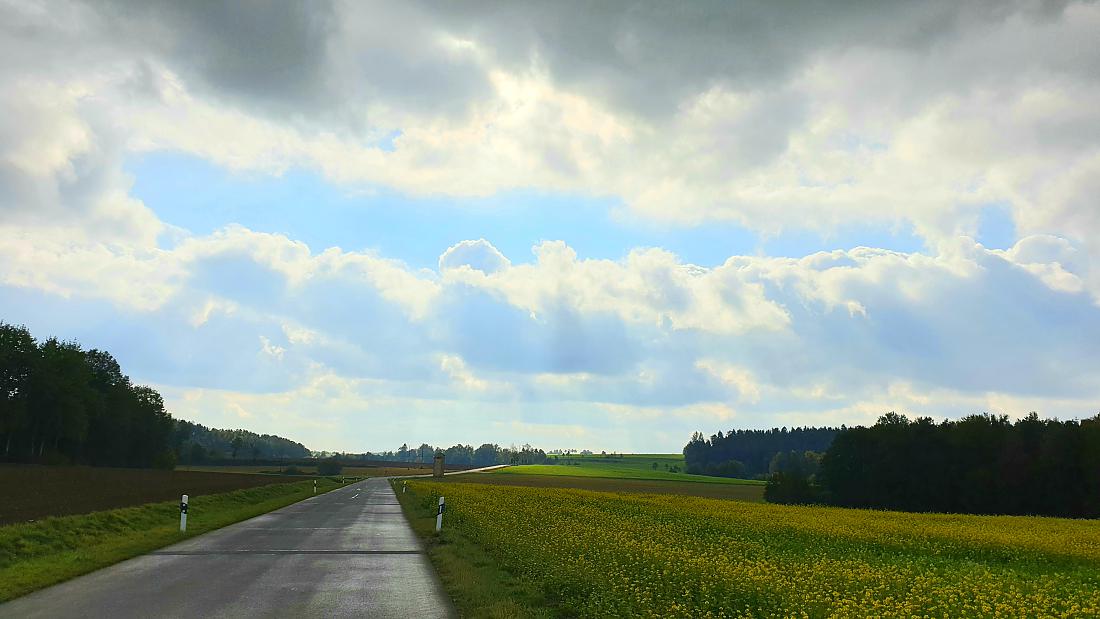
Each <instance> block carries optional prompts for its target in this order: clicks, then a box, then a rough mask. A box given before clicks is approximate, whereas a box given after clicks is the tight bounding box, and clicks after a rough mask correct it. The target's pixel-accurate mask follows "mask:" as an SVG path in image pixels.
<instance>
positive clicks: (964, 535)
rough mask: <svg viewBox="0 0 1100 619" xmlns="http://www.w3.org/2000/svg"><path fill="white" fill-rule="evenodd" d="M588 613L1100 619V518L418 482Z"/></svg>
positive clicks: (456, 531)
mask: <svg viewBox="0 0 1100 619" xmlns="http://www.w3.org/2000/svg"><path fill="white" fill-rule="evenodd" d="M409 489H410V490H411V491H412V492H414V493H415V494H416V496H417V497H418V500H419V501H422V502H423V505H424V506H425V507H427V506H429V505H434V504H435V502H436V501H437V500H438V497H439V496H440V495H441V494H442V495H444V496H446V501H447V511H446V515H445V525H444V528H445V529H446V532H447V535H461V536H465V537H466V538H468V539H470V540H473V541H474V542H475V543H476V544H478V545H479V546H481V547H483V548H484V549H485V550H486V551H487V552H488V553H489V554H490V556H492V557H493V558H495V560H496V561H497V562H498V563H499V565H500V566H501V567H503V568H504V569H506V570H508V571H509V572H511V573H513V574H516V575H518V576H519V577H521V578H529V579H531V580H532V581H533V582H538V583H540V584H541V586H542V587H543V588H544V589H545V591H546V592H547V593H548V594H549V595H550V596H551V597H552V598H553V599H555V600H557V601H558V603H559V604H560V607H559V610H560V611H561V613H562V614H564V615H577V616H583V617H625V616H648V617H745V616H774V617H792V616H793V617H847V616H879V617H960V616H968V617H1046V616H1050V617H1100V522H1098V521H1086V520H1065V519H1057V518H1027V517H1013V516H954V515H938V514H909V513H900V512H876V511H868V510H854V509H841V508H831V507H796V506H785V505H768V504H759V503H747V502H738V501H721V500H714V499H705V498H696V497H685V496H658V495H626V494H612V493H605V492H590V491H585V490H571V489H562V488H526V487H515V486H489V485H480V484H473V483H438V482H430V481H410V482H409Z"/></svg>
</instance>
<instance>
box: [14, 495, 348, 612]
mask: <svg viewBox="0 0 1100 619" xmlns="http://www.w3.org/2000/svg"><path fill="white" fill-rule="evenodd" d="M318 482H319V483H318V486H317V489H318V492H327V491H328V490H332V489H333V488H338V487H340V486H341V484H340V483H339V482H337V481H333V480H331V479H325V478H322V479H319V480H318ZM312 495H313V480H312V479H310V480H307V481H300V482H294V483H288V484H271V485H267V486H259V487H256V488H248V489H245V490H235V491H233V492H225V493H222V494H211V495H206V496H196V497H192V498H191V500H190V502H189V503H190V507H189V510H188V514H187V532H186V533H180V531H179V503H177V502H174V501H166V502H162V503H149V504H146V505H140V506H137V507H124V508H121V509H112V510H108V511H102V512H93V513H90V514H82V515H78V516H61V517H57V518H46V519H45V520H40V521H38V522H32V523H26V524H13V525H9V526H5V527H0V602H3V601H6V600H10V599H12V598H16V597H19V596H21V595H25V594H27V593H30V592H31V591H34V590H36V589H41V588H43V587H47V586H49V585H52V584H55V583H58V582H61V581H63V580H68V579H70V578H73V577H74V576H79V575H81V574H86V573H88V572H91V571H94V570H97V569H100V568H103V567H107V566H108V565H112V564H114V563H118V562H119V561H123V560H125V559H129V558H131V557H135V556H137V555H140V554H144V553H146V552H149V551H151V550H155V549H157V548H161V547H163V546H167V545H169V544H173V543H175V542H179V541H183V540H185V539H187V538H190V537H194V536H196V535H201V534H202V533H206V532H208V531H212V530H214V529H218V528H221V527H224V526H226V525H229V524H233V523H234V522H239V521H241V520H246V519H248V518H252V517H254V516H259V515H260V514H264V513H267V512H269V511H272V510H274V509H278V508H280V507H284V506H286V505H290V504H291V503H296V502H298V501H301V500H302V499H305V498H308V497H310V496H312Z"/></svg>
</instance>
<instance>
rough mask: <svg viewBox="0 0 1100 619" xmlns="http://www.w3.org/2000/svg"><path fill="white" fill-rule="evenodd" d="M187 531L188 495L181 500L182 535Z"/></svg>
mask: <svg viewBox="0 0 1100 619" xmlns="http://www.w3.org/2000/svg"><path fill="white" fill-rule="evenodd" d="M186 531H187V495H186V494H185V495H183V498H182V499H180V533H184V532H186Z"/></svg>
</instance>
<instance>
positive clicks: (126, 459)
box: [0, 322, 310, 468]
mask: <svg viewBox="0 0 1100 619" xmlns="http://www.w3.org/2000/svg"><path fill="white" fill-rule="evenodd" d="M309 455H310V452H309V450H308V449H306V448H305V446H304V445H302V444H300V443H295V442H293V441H290V440H288V439H285V438H282V437H278V436H271V435H267V434H264V435H258V434H255V433H253V432H249V431H247V430H217V429H211V428H207V427H205V426H202V425H199V424H194V423H191V422H188V421H182V420H176V419H173V418H172V416H171V415H170V414H169V413H168V411H167V410H165V407H164V399H163V398H162V397H161V395H160V394H159V393H158V392H157V391H156V390H155V389H153V388H151V387H146V386H143V385H135V384H133V383H132V382H131V381H130V378H129V377H128V376H126V375H125V374H123V373H122V368H121V367H120V366H119V364H118V361H116V360H115V358H114V357H112V356H111V354H110V353H108V352H106V351H102V350H96V349H92V350H84V349H83V348H82V347H81V346H80V344H78V343H76V342H71V341H62V340H59V339H57V338H50V339H47V340H45V341H43V342H37V341H35V339H34V338H33V337H32V336H31V334H30V331H28V330H27V328H26V327H24V326H16V325H10V324H7V323H4V322H0V461H4V462H35V463H41V464H90V465H93V466H124V467H155V468H171V467H172V466H173V465H175V464H176V462H202V461H204V460H206V459H208V458H229V457H232V458H237V457H238V456H240V457H242V458H244V457H251V458H253V459H255V458H257V457H264V458H302V457H309Z"/></svg>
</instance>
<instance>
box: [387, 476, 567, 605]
mask: <svg viewBox="0 0 1100 619" xmlns="http://www.w3.org/2000/svg"><path fill="white" fill-rule="evenodd" d="M392 483H393V485H394V490H395V492H397V498H398V500H399V501H400V502H401V508H402V510H403V511H404V512H405V517H406V518H407V519H408V521H409V524H411V525H412V528H413V531H415V532H416V534H417V536H418V537H420V539H421V541H422V542H423V543H424V546H425V549H426V550H427V553H428V558H429V559H430V560H431V562H432V565H433V566H434V567H435V570H436V573H437V574H439V579H440V581H442V583H443V587H444V588H445V589H446V590H447V594H448V595H449V596H450V597H451V600H452V601H453V602H454V604H455V607H456V608H457V609H458V612H459V615H460V616H461V617H463V618H470V619H510V618H516V617H525V618H526V617H530V618H533V619H540V618H550V617H555V616H558V615H557V613H556V612H555V606H556V604H555V601H554V600H553V599H551V598H550V597H549V596H548V595H547V594H546V593H545V592H544V591H543V589H542V588H541V587H539V586H538V585H536V584H535V583H532V582H531V580H530V579H526V578H523V577H522V576H517V575H514V574H511V573H509V572H507V571H505V570H503V569H501V568H500V567H499V562H498V561H497V560H496V559H495V558H494V557H493V556H491V555H490V554H489V553H488V552H486V550H485V549H484V548H483V547H482V546H480V545H479V544H478V543H477V542H476V541H475V540H474V539H472V538H470V537H469V536H467V535H465V534H463V533H462V532H460V531H457V530H455V529H453V528H451V527H447V526H444V527H443V531H442V532H441V533H436V532H435V515H436V509H437V505H436V503H435V502H434V501H435V497H433V496H428V495H423V494H414V493H412V492H409V493H407V494H403V493H402V492H401V487H400V485H399V484H400V480H398V481H396V482H392ZM444 520H446V516H444ZM445 524H446V523H445Z"/></svg>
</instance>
